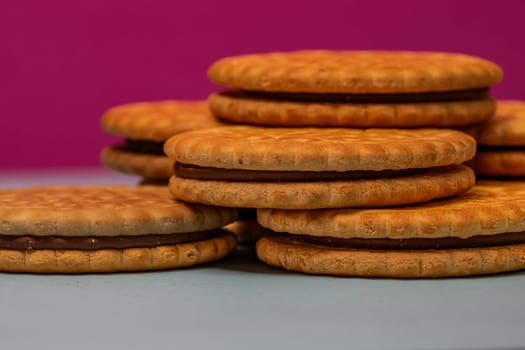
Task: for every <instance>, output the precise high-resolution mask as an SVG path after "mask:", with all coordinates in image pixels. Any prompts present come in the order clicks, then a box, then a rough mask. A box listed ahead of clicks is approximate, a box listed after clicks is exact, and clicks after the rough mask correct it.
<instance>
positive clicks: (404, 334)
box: [0, 171, 525, 350]
mask: <svg viewBox="0 0 525 350" xmlns="http://www.w3.org/2000/svg"><path fill="white" fill-rule="evenodd" d="M94 173H97V171H94V172H93V173H90V179H87V178H82V176H80V175H78V174H77V173H74V172H73V173H71V172H68V174H70V175H71V174H74V177H71V176H70V175H68V174H62V175H61V176H62V177H63V179H65V180H69V181H65V182H68V183H136V181H135V179H133V178H130V177H125V178H122V179H119V178H118V176H116V177H115V176H113V175H110V176H108V175H107V174H105V173H103V172H102V173H100V172H99V175H97V176H95V175H94ZM3 175H5V174H3ZM37 175H38V176H36V178H38V183H46V182H47V183H52V182H54V180H53V179H49V178H47V176H48V173H39V174H37ZM52 176H56V174H55V175H52ZM46 179H47V180H48V181H46ZM54 179H55V180H56V177H55V178H54ZM20 183H22V184H23V185H31V184H33V183H32V181H29V180H27V179H26V178H24V179H23V178H21V177H19V181H18V182H16V183H15V184H14V185H16V184H20ZM5 184H6V181H2V175H0V187H6V186H5ZM524 292H525V273H523V272H520V273H512V274H504V275H496V276H491V277H479V278H464V279H441V280H408V281H405V280H389V279H361V278H348V279H344V278H334V277H319V276H305V275H300V274H292V273H286V272H283V271H280V270H277V269H273V268H270V267H267V266H264V265H262V264H260V263H258V262H257V260H256V258H255V257H254V255H253V251H252V250H250V249H243V250H241V251H239V252H238V253H237V254H236V255H234V256H233V257H231V258H229V259H227V260H225V261H222V262H218V263H215V264H210V265H206V266H203V267H197V268H191V269H186V270H178V271H166V272H154V273H130V274H111V275H84V276H82V275H80V276H78V275H76V276H63V275H59V276H41V275H16V274H0V311H1V316H0V346H1V348H2V349H12V348H32V349H35V345H36V346H37V349H39V350H41V349H69V348H74V349H78V348H93V345H105V346H101V347H97V348H111V349H138V348H140V349H145V348H161V349H166V348H169V349H172V348H173V349H185V348H194V349H223V348H228V349H265V350H273V349H328V348H334V349H348V348H355V349H367V348H378V349H388V348H398V349H423V348H428V349H459V348H465V349H492V348H494V349H496V348H524V347H525V302H524V298H523V294H524ZM70 345H74V346H73V347H70Z"/></svg>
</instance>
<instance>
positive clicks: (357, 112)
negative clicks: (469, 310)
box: [208, 92, 496, 128]
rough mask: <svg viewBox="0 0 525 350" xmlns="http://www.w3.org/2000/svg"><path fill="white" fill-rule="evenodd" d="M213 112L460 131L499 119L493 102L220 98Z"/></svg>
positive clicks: (258, 120)
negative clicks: (463, 127)
mask: <svg viewBox="0 0 525 350" xmlns="http://www.w3.org/2000/svg"><path fill="white" fill-rule="evenodd" d="M208 101H209V104H210V110H211V111H212V112H213V113H214V114H215V115H217V116H218V117H220V118H221V119H225V120H228V121H232V122H236V123H246V124H255V125H268V126H331V127H335V126H337V127H359V128H368V127H378V128H382V127H399V128H406V127H410V128H412V127H455V128H457V127H461V126H464V125H471V124H476V123H480V122H483V121H485V120H487V119H488V118H490V117H492V116H493V115H494V111H495V109H496V104H495V101H494V99H493V98H490V97H485V98H482V99H476V100H466V101H437V102H418V103H409V102H405V103H344V102H318V101H315V100H312V101H287V100H280V99H270V98H264V97H250V96H246V95H245V94H242V93H239V92H227V93H215V94H212V95H211V96H210V97H209V99H208Z"/></svg>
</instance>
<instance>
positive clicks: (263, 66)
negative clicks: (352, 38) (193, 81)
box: [208, 51, 503, 94]
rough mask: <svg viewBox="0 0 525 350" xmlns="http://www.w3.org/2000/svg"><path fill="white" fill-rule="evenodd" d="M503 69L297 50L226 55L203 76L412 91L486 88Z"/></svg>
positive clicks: (425, 57) (463, 61)
mask: <svg viewBox="0 0 525 350" xmlns="http://www.w3.org/2000/svg"><path fill="white" fill-rule="evenodd" d="M502 76H503V73H502V70H501V68H500V67H498V66H497V65H496V64H494V63H492V62H489V61H487V60H484V59H481V58H478V57H473V56H467V55H461V54H450V53H431V52H395V51H390V52H388V51H296V52H279V53H267V54H252V55H243V56H235V57H226V58H223V59H220V60H218V61H217V62H215V63H214V64H213V65H212V66H211V67H210V68H209V70H208V77H209V78H210V79H211V80H212V81H213V82H214V83H216V84H219V85H225V86H229V87H234V88H237V89H242V90H252V91H271V92H275V91H277V92H303V93H357V94H364V93H416V92H429V91H433V92H435V91H457V90H467V89H476V88H486V87H488V86H490V85H494V84H496V83H498V82H499V81H500V80H501V79H502Z"/></svg>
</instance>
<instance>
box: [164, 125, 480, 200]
mask: <svg viewBox="0 0 525 350" xmlns="http://www.w3.org/2000/svg"><path fill="white" fill-rule="evenodd" d="M165 152H166V154H167V155H168V157H169V158H170V159H172V160H173V161H174V162H175V165H174V169H175V176H174V177H172V178H171V180H170V191H171V193H172V194H173V195H174V196H175V197H176V198H180V199H183V200H186V201H190V202H201V203H207V204H214V205H221V206H232V207H248V208H288V209H291V208H308V209H312V208H331V207H345V206H384V205H398V204H406V203H417V202H422V201H428V200H431V199H433V198H439V197H444V196H450V195H454V194H457V193H460V192H463V191H466V190H468V189H470V188H471V187H472V186H473V184H474V177H473V173H472V171H471V170H470V169H468V168H466V167H464V166H461V165H458V164H461V163H463V162H465V161H467V160H469V159H471V158H472V156H473V155H474V152H475V141H474V139H473V138H472V137H470V136H468V135H466V134H464V133H461V132H458V131H453V130H443V129H414V130H403V129H365V130H363V129H328V128H324V129H316V128H262V127H250V126H225V127H219V128H214V129H208V130H198V131H192V132H188V133H184V134H180V135H176V136H174V137H172V138H170V139H169V140H168V141H167V142H166V143H165Z"/></svg>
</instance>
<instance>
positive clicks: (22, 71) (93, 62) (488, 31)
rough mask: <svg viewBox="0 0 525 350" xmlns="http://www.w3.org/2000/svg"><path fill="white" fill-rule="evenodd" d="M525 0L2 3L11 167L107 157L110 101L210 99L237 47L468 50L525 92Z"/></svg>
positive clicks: (507, 93) (512, 91)
mask: <svg viewBox="0 0 525 350" xmlns="http://www.w3.org/2000/svg"><path fill="white" fill-rule="evenodd" d="M524 13H525V1H520V0H516V1H501V0H500V1H490V2H489V1H482V0H475V1H456V0H454V1H417V0H414V1H396V2H394V1H348V0H346V1H345V0H340V1H335V0H334V1H331V0H325V1H322V2H317V3H316V4H311V3H310V2H308V1H304V0H302V1H285V0H265V1H259V2H257V1H246V0H235V1H203V0H201V1H199V0H191V1H190V0H173V1H132V0H91V1H70V0H56V1H53V0H48V1H38V0H34V1H28V0H21V1H17V0H3V1H1V2H0V96H1V97H0V111H1V113H2V116H1V118H0V129H1V130H2V142H1V145H2V161H1V162H0V167H3V168H13V167H36V166H76V165H95V164H98V163H99V152H100V149H101V148H102V147H103V146H104V145H105V144H108V143H112V142H114V141H115V140H116V138H113V137H110V136H107V135H105V134H104V133H103V132H102V131H101V129H100V126H99V118H100V115H101V113H102V112H103V111H104V110H105V109H106V108H108V107H110V106H113V105H117V104H121V103H126V102H132V101H138V100H158V99H170V98H171V99H198V98H205V97H206V96H207V95H208V93H209V92H210V91H212V90H213V89H216V87H214V86H213V85H211V84H210V83H208V81H207V78H206V74H205V72H206V69H207V67H208V65H209V64H210V63H211V62H213V61H214V60H215V59H217V58H220V57H222V56H227V55H235V54H241V53H249V52H264V51H275V50H294V49H305V48H326V49H408V50H433V51H451V52H464V53H468V54H474V55H479V56H482V57H485V58H488V59H491V60H493V61H495V62H497V63H499V64H500V65H501V66H502V67H503V68H504V70H505V78H504V82H503V83H502V84H500V85H499V86H497V87H496V88H495V89H494V90H493V91H494V94H495V95H496V96H497V97H499V98H524V99H525V84H524V83H523V78H524V76H525V75H524V74H523V62H524V61H525V44H524V42H525V40H524V34H525V29H524V28H525V25H524V24H523V14H524Z"/></svg>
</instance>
